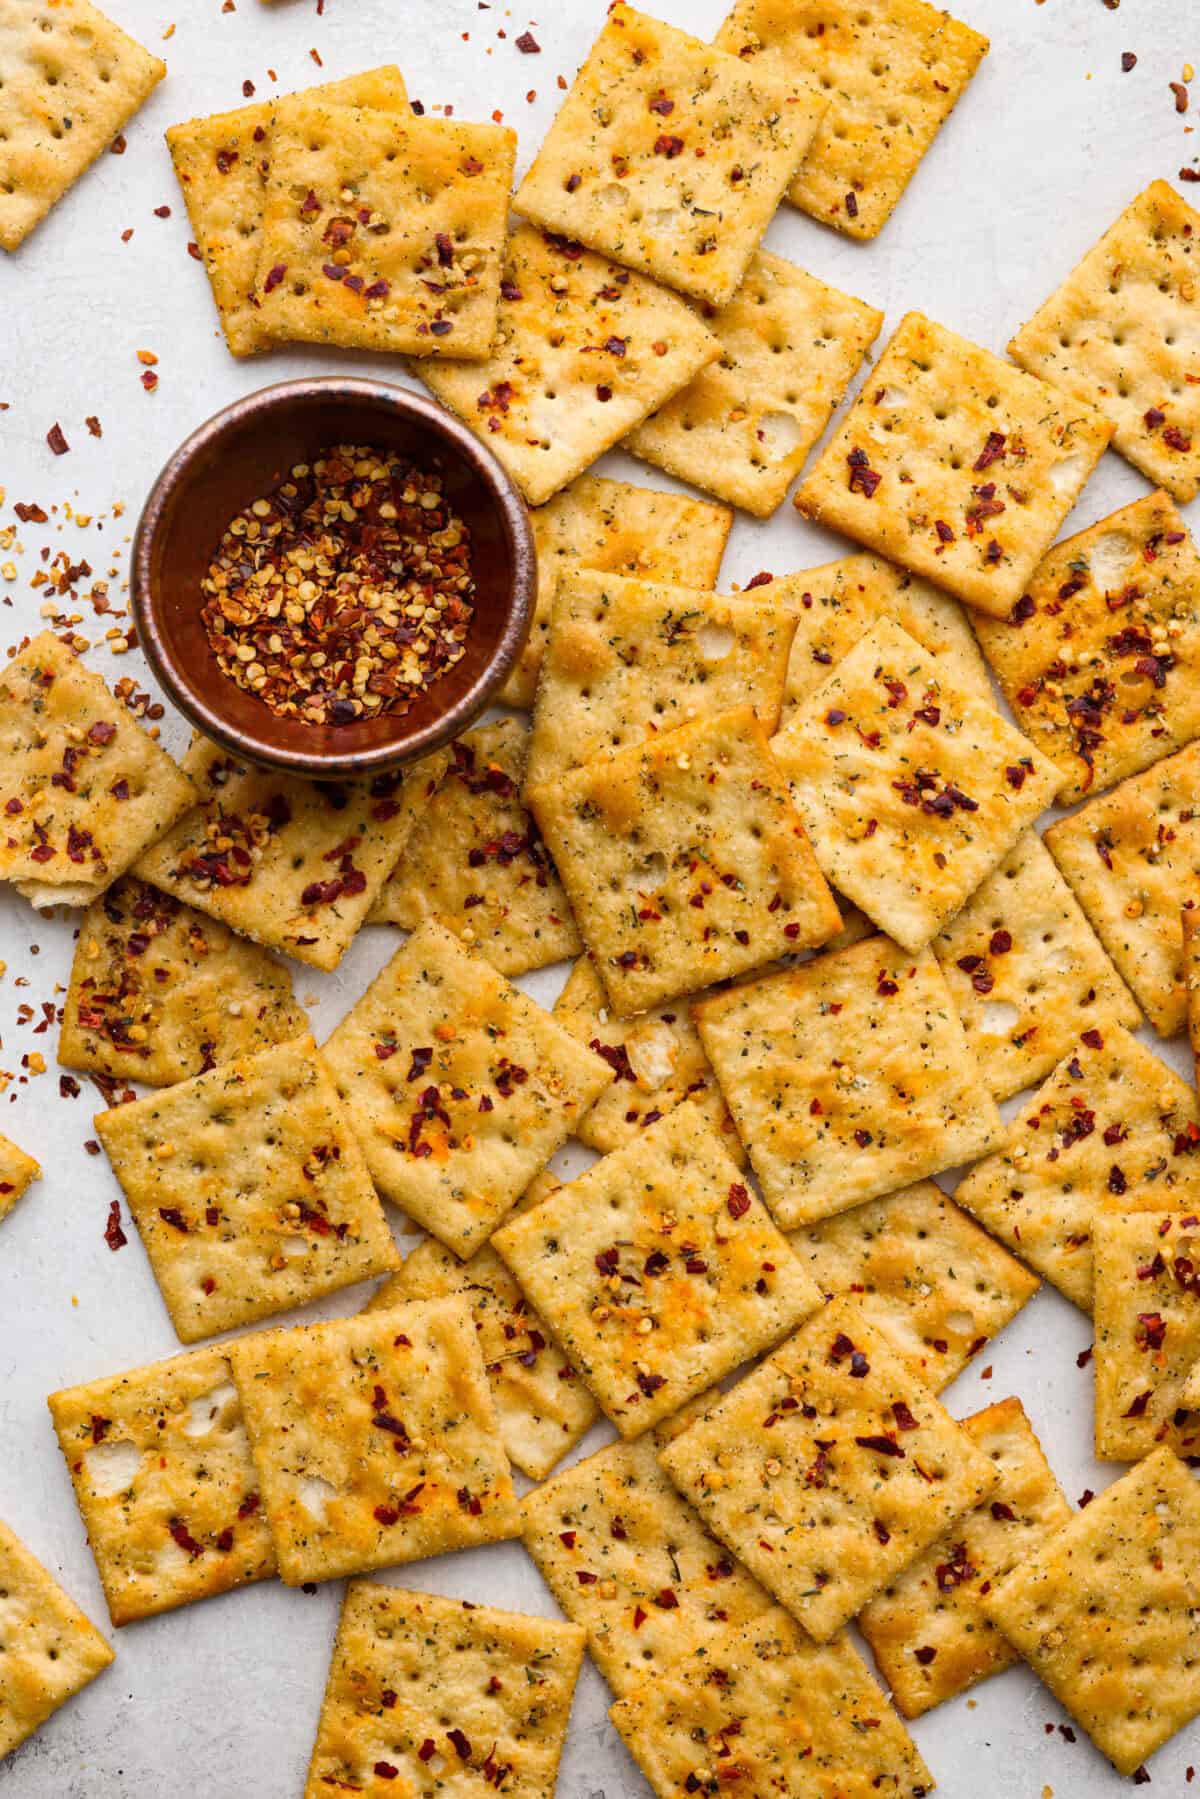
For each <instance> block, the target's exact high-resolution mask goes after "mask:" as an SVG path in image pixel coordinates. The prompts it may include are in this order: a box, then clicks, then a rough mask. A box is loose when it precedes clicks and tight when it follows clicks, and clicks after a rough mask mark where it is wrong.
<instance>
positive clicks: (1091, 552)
mask: <svg viewBox="0 0 1200 1799" xmlns="http://www.w3.org/2000/svg"><path fill="white" fill-rule="evenodd" d="M976 629H977V631H978V633H979V641H980V643H981V644H982V646H983V653H984V655H985V656H986V657H987V659H988V661H989V662H990V663H991V665H992V668H993V669H994V671H995V674H996V679H997V680H998V681H999V683H1000V686H1001V689H1002V690H1003V693H1004V697H1005V699H1006V700H1007V701H1008V703H1009V705H1010V706H1011V707H1012V710H1013V716H1014V717H1015V719H1016V721H1017V723H1018V725H1019V726H1020V728H1021V729H1022V731H1024V732H1025V734H1026V735H1027V736H1028V737H1031V738H1032V739H1033V741H1034V743H1036V744H1037V746H1038V748H1039V749H1040V750H1043V751H1044V752H1045V754H1046V755H1047V756H1049V757H1050V758H1051V759H1052V761H1054V762H1057V764H1058V766H1059V767H1060V768H1061V769H1062V770H1063V785H1062V789H1061V792H1060V795H1059V797H1060V799H1061V800H1062V802H1063V804H1070V803H1071V802H1072V801H1073V800H1079V799H1083V798H1084V797H1085V796H1086V795H1087V794H1088V793H1089V792H1092V791H1095V792H1097V793H1098V792H1100V790H1101V789H1102V788H1104V787H1111V786H1112V784H1113V782H1114V781H1120V780H1123V779H1124V778H1125V776H1126V775H1135V774H1137V773H1138V772H1139V770H1141V769H1143V768H1147V767H1148V766H1149V765H1150V764H1151V763H1152V762H1157V761H1158V760H1159V758H1160V757H1162V756H1166V755H1168V754H1169V753H1170V752H1171V751H1172V750H1177V749H1181V748H1182V747H1183V745H1184V744H1185V743H1190V742H1191V740H1192V738H1193V737H1195V736H1196V735H1197V734H1198V733H1200V556H1198V555H1197V554H1196V549H1195V545H1194V544H1193V543H1192V540H1191V538H1190V537H1189V536H1188V531H1187V526H1186V525H1185V524H1184V521H1183V519H1182V518H1181V517H1180V516H1179V513H1178V511H1177V510H1176V508H1175V506H1174V505H1173V504H1172V502H1171V500H1170V499H1169V498H1168V497H1167V495H1166V494H1165V493H1152V494H1144V495H1143V496H1142V498H1141V499H1140V500H1134V501H1133V503H1132V505H1129V506H1123V507H1122V508H1121V510H1120V511H1119V512H1113V513H1110V514H1109V516H1108V517H1107V518H1102V519H1100V520H1099V522H1098V523H1097V524H1094V525H1090V526H1089V527H1088V529H1087V530H1086V531H1080V532H1078V533H1077V534H1076V535H1075V536H1074V537H1068V538H1064V540H1063V541H1062V542H1061V543H1058V544H1055V546H1054V548H1053V549H1052V550H1051V551H1050V553H1049V555H1048V556H1046V557H1045V558H1044V560H1043V561H1042V562H1041V563H1040V564H1039V565H1038V568H1037V570H1036V572H1035V573H1034V576H1033V579H1032V581H1031V582H1030V585H1029V591H1028V592H1027V593H1026V594H1024V595H1022V597H1021V599H1020V600H1018V602H1017V604H1016V606H1015V607H1014V609H1013V612H1012V616H1011V617H1010V618H1008V619H1004V620H1001V619H992V618H983V617H982V616H981V617H980V618H979V619H978V621H977V624H976Z"/></svg>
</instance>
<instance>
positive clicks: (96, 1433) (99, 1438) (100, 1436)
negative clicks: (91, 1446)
mask: <svg viewBox="0 0 1200 1799" xmlns="http://www.w3.org/2000/svg"><path fill="white" fill-rule="evenodd" d="M111 1429H112V1419H111V1418H101V1417H100V1415H99V1413H97V1412H93V1413H92V1442H93V1443H103V1441H104V1439H105V1437H107V1435H108V1433H109V1431H110V1430H111Z"/></svg>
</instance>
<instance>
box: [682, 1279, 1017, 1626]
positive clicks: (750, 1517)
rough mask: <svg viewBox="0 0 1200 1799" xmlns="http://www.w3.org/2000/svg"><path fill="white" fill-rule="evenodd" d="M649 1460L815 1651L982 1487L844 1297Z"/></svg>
mask: <svg viewBox="0 0 1200 1799" xmlns="http://www.w3.org/2000/svg"><path fill="white" fill-rule="evenodd" d="M659 1460H660V1461H661V1462H662V1465H663V1467H664V1468H665V1469H666V1471H667V1473H668V1474H669V1475H670V1477H671V1479H672V1480H673V1481H674V1482H675V1484H676V1486H678V1487H679V1489H680V1491H681V1492H682V1493H683V1494H684V1496H685V1497H686V1498H688V1499H690V1500H691V1502H692V1504H693V1505H694V1506H696V1508H697V1510H698V1511H699V1512H700V1514H701V1516H702V1518H703V1519H704V1521H705V1522H706V1523H707V1525H708V1527H709V1529H710V1530H712V1531H713V1533H714V1534H715V1535H716V1536H718V1537H720V1539H721V1540H722V1542H723V1543H725V1544H726V1545H727V1546H728V1547H729V1548H730V1549H731V1550H732V1551H733V1553H734V1554H735V1555H738V1556H740V1557H741V1559H742V1560H743V1561H744V1562H745V1564H746V1566H747V1567H748V1568H749V1570H750V1572H751V1573H752V1574H755V1575H757V1576H758V1578H759V1580H760V1581H761V1582H762V1583H763V1585H764V1586H765V1587H767V1588H768V1589H769V1590H770V1591H771V1592H772V1593H774V1595H775V1597H776V1598H777V1599H778V1600H779V1601H780V1602H781V1603H782V1604H784V1605H786V1606H787V1608H788V1610H789V1611H790V1612H791V1613H792V1615H793V1616H794V1617H795V1618H797V1619H798V1620H799V1621H800V1623H801V1624H803V1626H804V1628H805V1629H806V1630H807V1631H808V1632H809V1634H810V1635H811V1636H813V1637H815V1638H816V1640H817V1642H819V1643H823V1642H828V1641H829V1639H830V1638H831V1637H832V1636H833V1635H834V1634H835V1633H836V1632H837V1631H838V1630H840V1629H841V1627H842V1625H843V1624H845V1623H846V1621H847V1619H849V1618H852V1617H853V1616H854V1615H855V1613H856V1612H859V1611H861V1609H862V1607H863V1606H864V1605H865V1604H866V1602H867V1601H868V1600H869V1599H870V1598H872V1597H873V1595H874V1594H876V1593H878V1592H880V1591H881V1590H882V1589H883V1588H884V1587H886V1585H887V1584H888V1582H889V1581H890V1580H891V1579H893V1578H894V1577H895V1575H897V1574H898V1573H899V1572H900V1570H901V1569H902V1568H905V1567H907V1566H908V1564H909V1563H910V1562H911V1561H912V1560H913V1558H914V1557H915V1556H917V1555H919V1554H920V1552H921V1551H922V1550H923V1549H926V1548H927V1547H928V1546H929V1545H930V1544H931V1543H933V1542H934V1541H936V1540H937V1538H939V1537H941V1536H942V1535H944V1533H945V1532H946V1531H947V1530H948V1529H949V1528H950V1527H951V1526H952V1525H953V1524H954V1523H955V1521H956V1520H957V1519H958V1518H960V1517H961V1516H962V1514H963V1513H964V1512H967V1511H970V1510H971V1509H972V1507H974V1506H976V1505H978V1504H979V1501H980V1500H981V1499H983V1498H985V1497H986V1496H987V1495H988V1494H989V1493H990V1492H991V1490H992V1488H993V1487H994V1486H995V1485H996V1478H997V1477H996V1472H995V1469H994V1468H993V1467H992V1465H991V1463H990V1462H989V1461H988V1459H987V1457H986V1456H984V1455H982V1454H981V1453H980V1452H979V1450H977V1449H976V1447H975V1445H974V1444H973V1443H972V1442H971V1439H970V1437H969V1436H968V1435H967V1434H966V1432H965V1431H964V1430H963V1429H962V1426H961V1425H959V1424H956V1423H955V1421H954V1419H953V1418H951V1417H950V1415H949V1413H948V1412H946V1411H944V1410H943V1408H942V1407H941V1405H939V1403H938V1401H937V1400H936V1399H935V1398H934V1397H933V1395H932V1394H931V1393H930V1392H928V1391H927V1389H926V1388H925V1387H923V1386H922V1384H921V1382H920V1381H918V1380H915V1379H914V1377H913V1371H912V1368H911V1367H910V1366H909V1364H908V1363H907V1362H906V1361H904V1360H903V1358H902V1357H901V1356H899V1355H898V1354H897V1353H896V1351H895V1350H894V1349H893V1348H892V1346H891V1344H890V1343H889V1341H888V1339H887V1338H886V1337H885V1336H884V1335H883V1333H882V1332H881V1331H879V1330H877V1329H876V1327H875V1325H874V1324H872V1323H871V1321H870V1319H869V1318H868V1317H867V1316H866V1314H865V1313H864V1311H863V1309H862V1307H861V1306H860V1305H859V1304H858V1302H857V1300H855V1299H853V1298H839V1299H835V1300H832V1301H831V1302H830V1304H829V1305H827V1306H825V1307H823V1308H822V1310H820V1311H819V1312H817V1313H816V1314H815V1316H813V1317H812V1318H810V1319H809V1321H808V1323H807V1324H805V1325H803V1326H802V1327H801V1329H800V1330H798V1331H797V1332H796V1334H795V1336H794V1337H792V1338H790V1339H789V1340H788V1342H787V1343H785V1344H784V1345H783V1347H782V1348H781V1349H778V1350H776V1352H775V1354H774V1355H772V1356H768V1358H767V1360H766V1361H765V1362H762V1363H760V1364H759V1366H758V1367H757V1368H756V1369H755V1370H754V1371H753V1373H751V1374H748V1375H747V1376H746V1377H745V1379H743V1380H742V1381H740V1382H739V1383H738V1385H737V1386H736V1387H734V1388H732V1389H731V1391H730V1392H728V1393H727V1394H726V1395H725V1397H724V1398H723V1399H722V1400H721V1401H720V1402H719V1403H718V1404H717V1405H715V1406H714V1407H713V1408H712V1409H711V1410H710V1411H708V1412H707V1413H706V1414H705V1416H704V1417H703V1418H701V1419H699V1420H698V1421H697V1422H696V1423H695V1424H693V1425H691V1426H690V1428H689V1429H688V1430H686V1431H684V1433H683V1435H682V1436H681V1437H677V1438H676V1439H675V1441H674V1442H673V1443H670V1444H668V1445H667V1447H666V1448H665V1449H663V1450H662V1451H661V1453H660V1456H659Z"/></svg>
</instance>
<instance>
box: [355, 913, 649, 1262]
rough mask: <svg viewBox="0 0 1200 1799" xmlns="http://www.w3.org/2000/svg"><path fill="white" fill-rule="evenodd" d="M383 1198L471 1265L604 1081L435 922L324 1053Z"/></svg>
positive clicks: (401, 953)
mask: <svg viewBox="0 0 1200 1799" xmlns="http://www.w3.org/2000/svg"><path fill="white" fill-rule="evenodd" d="M324 1053H325V1056H326V1059H327V1060H328V1063H329V1066H330V1068H331V1069H332V1070H333V1076H334V1079H335V1080H336V1082H337V1084H338V1087H339V1089H340V1090H341V1093H342V1096H343V1098H344V1099H345V1101H346V1104H347V1106H348V1108H349V1114H350V1119H351V1122H352V1123H353V1126H354V1128H355V1130H356V1131H357V1133H358V1135H359V1138H360V1140H361V1142H362V1146H363V1152H364V1154H365V1156H366V1159H367V1166H368V1167H369V1168H370V1170H371V1174H372V1177H373V1179H374V1181H375V1184H376V1185H377V1187H378V1188H379V1190H380V1192H381V1193H382V1194H383V1196H384V1198H385V1199H390V1200H391V1201H392V1202H393V1204H395V1205H398V1206H401V1207H402V1208H403V1209H404V1211H406V1212H407V1213H408V1215H409V1216H410V1217H411V1218H415V1219H416V1221H417V1223H418V1224H421V1225H423V1226H424V1227H425V1229H426V1230H427V1231H431V1232H432V1233H433V1235H434V1236H435V1237H437V1238H439V1240H440V1241H441V1242H443V1243H445V1244H446V1245H447V1246H448V1248H450V1249H452V1250H453V1251H454V1252H455V1254H456V1255H459V1256H462V1257H466V1256H469V1255H473V1254H474V1252H475V1251H476V1250H477V1249H478V1248H479V1247H480V1245H481V1244H482V1243H483V1242H484V1241H485V1239H486V1238H488V1237H489V1236H490V1235H491V1233H492V1231H493V1230H495V1228H496V1226H497V1225H498V1224H499V1223H500V1221H501V1219H502V1218H503V1217H504V1216H505V1214H506V1213H507V1212H509V1211H510V1210H511V1209H512V1207H513V1206H514V1205H515V1203H516V1201H517V1200H518V1199H519V1198H520V1196H521V1194H522V1193H523V1192H524V1191H525V1189H526V1187H527V1186H528V1185H529V1183H530V1181H531V1180H532V1179H533V1178H534V1176H535V1175H536V1174H538V1173H539V1172H540V1171H541V1170H542V1169H543V1168H544V1167H545V1166H546V1163H547V1162H548V1161H549V1160H550V1157H551V1156H552V1155H553V1154H554V1152H555V1150H557V1149H559V1148H561V1146H562V1145H563V1143H565V1142H566V1139H567V1138H568V1137H569V1136H570V1134H571V1132H572V1130H573V1129H574V1127H575V1122H576V1120H577V1119H578V1118H580V1117H582V1116H583V1114H584V1113H585V1112H586V1111H587V1110H588V1108H589V1107H590V1106H591V1105H592V1104H593V1103H594V1102H595V1100H596V1099H597V1098H598V1097H599V1095H600V1094H601V1093H602V1092H603V1091H604V1089H605V1088H606V1087H607V1086H608V1085H609V1084H610V1082H611V1081H612V1078H613V1077H612V1070H611V1069H610V1068H608V1067H606V1066H605V1064H604V1063H603V1062H602V1061H601V1060H600V1058H599V1057H598V1056H596V1055H593V1053H592V1051H591V1050H589V1049H588V1048H587V1047H586V1045H584V1044H582V1043H578V1042H577V1041H576V1040H575V1038H574V1037H572V1036H571V1035H570V1034H569V1033H568V1032H567V1031H564V1030H563V1028H562V1026H561V1025H559V1024H556V1023H555V1021H554V1019H553V1018H552V1017H551V1016H550V1014H549V1013H548V1012H544V1011H543V1010H542V1008H541V1007H540V1006H538V1005H537V1004H535V1002H534V1001H533V1000H531V999H529V998H527V996H526V995H525V994H523V993H520V992H518V990H517V989H516V988H515V987H512V986H510V985H509V983H508V982H507V981H506V980H505V979H504V976H503V975H500V974H497V973H496V971H495V969H494V968H492V967H490V966H489V964H488V963H487V962H485V961H484V960H483V959H482V957H480V956H478V955H476V954H475V953H474V952H473V951H471V950H468V949H467V948H466V947H465V946H464V945H463V944H462V943H461V942H460V940H459V939H458V938H457V937H455V936H454V934H453V932H451V931H448V930H446V929H445V927H444V926H443V925H440V924H437V923H436V922H434V921H433V920H430V921H428V922H427V923H425V924H423V925H422V926H421V927H420V929H419V930H416V931H414V932H413V934H412V936H411V937H410V938H409V939H408V941H407V943H405V944H404V946H403V948H401V949H398V950H397V951H396V954H395V955H394V956H393V957H392V959H391V961H390V962H389V963H388V965H387V967H386V968H384V969H383V971H382V972H381V973H380V974H379V975H378V976H377V977H376V978H375V980H374V981H373V982H372V984H371V986H370V987H368V989H367V991H366V992H365V993H364V994H363V996H362V998H361V999H360V1000H359V1001H358V1003H357V1005H355V1006H354V1007H353V1008H352V1009H351V1010H350V1011H349V1012H348V1013H347V1014H346V1016H345V1017H344V1018H343V1019H342V1022H341V1023H340V1024H339V1025H338V1027H337V1029H336V1030H335V1031H334V1033H333V1035H332V1037H330V1039H329V1041H328V1043H327V1044H326V1045H325V1052H324Z"/></svg>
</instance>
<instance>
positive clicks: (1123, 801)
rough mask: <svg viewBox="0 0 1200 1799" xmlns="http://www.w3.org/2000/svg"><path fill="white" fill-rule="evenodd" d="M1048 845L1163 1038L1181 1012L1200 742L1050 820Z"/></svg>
mask: <svg viewBox="0 0 1200 1799" xmlns="http://www.w3.org/2000/svg"><path fill="white" fill-rule="evenodd" d="M1045 843H1046V848H1047V849H1048V850H1049V851H1050V853H1051V854H1052V855H1053V857H1054V860H1055V861H1056V862H1057V863H1058V866H1059V868H1060V870H1061V871H1062V873H1063V875H1064V876H1065V877H1066V880H1067V882H1068V884H1069V886H1070V887H1071V889H1072V891H1073V893H1074V894H1075V897H1076V899H1077V900H1078V901H1079V903H1080V905H1081V906H1082V907H1083V909H1084V911H1085V912H1086V913H1087V915H1088V918H1089V919H1090V920H1091V922H1092V925H1093V926H1094V927H1095V931H1096V934H1097V936H1098V937H1099V939H1100V941H1101V943H1103V945H1104V947H1105V949H1106V950H1107V951H1108V953H1109V955H1110V956H1111V957H1112V959H1113V961H1114V962H1115V963H1116V965H1117V967H1118V969H1119V970H1120V971H1121V974H1122V975H1123V976H1124V978H1125V980H1126V982H1127V983H1128V985H1129V987H1130V989H1131V990H1132V992H1133V996H1134V998H1135V999H1136V1000H1137V1002H1138V1004H1139V1006H1141V1008H1142V1011H1143V1012H1144V1013H1145V1014H1146V1017H1147V1018H1148V1019H1149V1020H1150V1023H1151V1024H1152V1025H1153V1026H1154V1028H1155V1030H1156V1031H1157V1032H1158V1034H1159V1036H1160V1037H1173V1036H1174V1035H1175V1033H1176V1031H1179V1030H1182V1029H1183V1025H1184V1019H1185V1016H1186V1013H1187V990H1186V986H1185V976H1184V956H1183V926H1182V924H1181V922H1180V906H1181V903H1184V902H1187V901H1190V900H1192V899H1193V898H1194V897H1195V896H1196V893H1197V888H1198V886H1200V743H1193V744H1190V745H1189V746H1188V748H1187V749H1185V750H1179V751H1178V752H1177V753H1176V754H1175V755H1174V756H1168V757H1166V759H1165V760H1164V761H1162V762H1157V763H1155V765H1154V767H1153V768H1148V769H1146V770H1145V771H1144V772H1143V773H1142V774H1140V775H1133V776H1132V777H1131V778H1130V779H1129V780H1128V781H1122V783H1121V785H1120V786H1119V787H1114V789H1113V791H1112V792H1111V793H1106V794H1105V795H1104V796H1103V798H1102V799H1098V800H1093V801H1092V802H1091V804H1090V805H1087V806H1084V807H1083V808H1082V810H1081V811H1079V812H1076V813H1075V814H1074V815H1073V816H1072V817H1070V818H1064V819H1061V820H1060V821H1059V823H1058V824H1055V825H1051V826H1050V829H1049V830H1048V831H1047V832H1046V837H1045Z"/></svg>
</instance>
